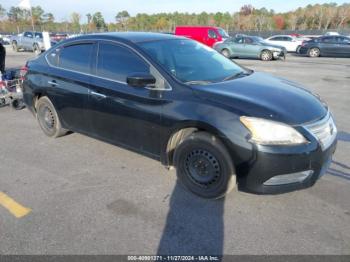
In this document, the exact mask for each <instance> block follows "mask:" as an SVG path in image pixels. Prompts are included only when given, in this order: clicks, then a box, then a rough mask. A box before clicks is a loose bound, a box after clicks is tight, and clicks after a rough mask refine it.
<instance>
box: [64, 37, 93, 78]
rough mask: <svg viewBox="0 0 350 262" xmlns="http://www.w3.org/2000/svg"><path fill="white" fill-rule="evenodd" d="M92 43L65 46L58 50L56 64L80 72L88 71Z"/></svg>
mask: <svg viewBox="0 0 350 262" xmlns="http://www.w3.org/2000/svg"><path fill="white" fill-rule="evenodd" d="M92 50H93V44H92V43H82V44H74V45H69V46H65V47H63V48H62V49H61V50H60V55H59V61H58V66H59V67H61V68H63V69H67V70H72V71H76V72H82V73H90V62H91V55H92Z"/></svg>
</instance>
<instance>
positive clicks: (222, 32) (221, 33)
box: [218, 28, 230, 38]
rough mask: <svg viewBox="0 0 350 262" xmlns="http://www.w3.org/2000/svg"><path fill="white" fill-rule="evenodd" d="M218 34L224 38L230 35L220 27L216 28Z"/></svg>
mask: <svg viewBox="0 0 350 262" xmlns="http://www.w3.org/2000/svg"><path fill="white" fill-rule="evenodd" d="M218 31H219V34H220V35H221V36H222V37H224V38H229V37H230V36H229V35H228V33H226V31H225V30H224V29H222V28H218Z"/></svg>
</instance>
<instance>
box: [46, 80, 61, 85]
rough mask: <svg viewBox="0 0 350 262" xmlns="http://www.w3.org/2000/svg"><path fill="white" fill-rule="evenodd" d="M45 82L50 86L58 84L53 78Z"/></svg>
mask: <svg viewBox="0 0 350 262" xmlns="http://www.w3.org/2000/svg"><path fill="white" fill-rule="evenodd" d="M47 83H48V84H49V85H52V86H59V85H58V84H57V82H56V81H55V80H52V81H47Z"/></svg>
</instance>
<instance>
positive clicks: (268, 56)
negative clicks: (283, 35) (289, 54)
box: [260, 50, 273, 61]
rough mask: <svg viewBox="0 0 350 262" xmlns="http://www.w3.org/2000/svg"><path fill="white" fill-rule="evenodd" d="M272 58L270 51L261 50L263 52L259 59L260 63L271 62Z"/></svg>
mask: <svg viewBox="0 0 350 262" xmlns="http://www.w3.org/2000/svg"><path fill="white" fill-rule="evenodd" d="M272 58H273V56H272V53H271V51H269V50H263V51H261V54H260V59H261V60H262V61H271V60H272Z"/></svg>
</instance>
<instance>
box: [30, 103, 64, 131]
mask: <svg viewBox="0 0 350 262" xmlns="http://www.w3.org/2000/svg"><path fill="white" fill-rule="evenodd" d="M36 118H37V120H38V122H39V125H40V127H41V129H42V130H43V131H44V133H45V135H47V136H49V137H54V138H56V137H60V136H63V135H65V134H66V133H67V131H68V130H66V129H64V128H62V126H61V121H60V119H59V118H58V115H57V112H56V109H55V107H54V106H53V104H52V103H51V101H50V99H49V98H48V97H46V96H43V97H41V98H40V99H39V100H38V101H37V103H36Z"/></svg>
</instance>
